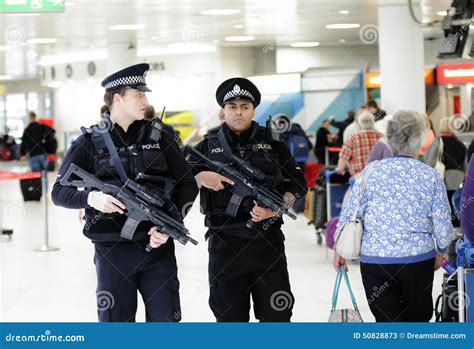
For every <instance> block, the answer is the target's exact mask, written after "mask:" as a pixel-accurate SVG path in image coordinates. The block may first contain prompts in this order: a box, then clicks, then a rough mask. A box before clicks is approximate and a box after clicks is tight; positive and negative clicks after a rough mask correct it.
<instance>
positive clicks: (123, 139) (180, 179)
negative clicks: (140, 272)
mask: <svg viewBox="0 0 474 349" xmlns="http://www.w3.org/2000/svg"><path fill="white" fill-rule="evenodd" d="M144 123H145V121H136V122H134V123H133V124H131V125H130V127H129V128H128V130H127V132H124V130H123V129H122V128H121V127H120V126H118V125H117V124H115V125H114V128H113V129H112V132H111V137H112V140H113V141H114V143H115V144H117V145H118V146H126V145H129V144H133V143H135V140H136V137H138V134H139V130H140V129H141V128H142V127H144ZM160 147H161V149H163V150H164V151H163V152H164V155H165V159H166V164H167V172H168V174H169V176H170V177H171V178H173V179H174V180H175V181H176V182H175V186H174V189H173V202H174V204H175V205H176V206H177V208H178V210H179V212H182V209H183V207H184V206H185V205H186V204H188V203H190V202H193V201H194V200H195V198H196V196H197V194H198V188H197V185H196V181H195V179H194V176H193V173H192V171H191V168H190V166H189V165H188V163H187V162H186V160H185V159H184V156H183V154H182V153H181V151H180V149H179V147H178V145H177V144H176V142H175V141H174V140H173V139H172V138H171V136H170V135H169V134H168V133H166V132H162V136H161V140H160ZM95 154H96V151H95V148H94V145H93V143H92V140H91V137H89V136H84V135H81V136H80V137H79V138H78V139H77V140H76V141H75V142H74V143H73V144H72V145H71V148H70V149H69V151H68V152H67V154H66V156H65V158H64V162H63V164H62V166H61V168H60V169H59V173H58V178H57V180H56V182H55V183H54V186H53V190H52V193H51V197H52V199H53V202H54V204H56V205H58V206H62V207H66V208H73V209H78V208H89V206H88V204H87V195H88V193H89V191H90V190H84V191H79V190H77V188H74V187H67V186H62V185H61V184H60V180H61V177H62V176H63V175H64V174H65V173H66V171H67V170H68V168H69V166H70V165H71V163H74V164H76V165H77V166H79V167H81V168H82V169H84V170H85V171H87V172H90V173H92V174H93V173H94V172H93V171H94V168H93V164H94V156H95ZM125 219H126V218H125V217H122V216H120V217H118V218H117V219H115V218H114V219H109V220H100V219H99V220H97V221H95V222H92V223H93V224H86V227H85V228H84V234H85V235H87V236H89V237H91V238H92V239H93V240H94V241H96V242H101V241H112V240H113V239H114V236H115V239H116V240H118V236H119V233H120V231H121V229H122V226H123V223H124V222H125ZM152 226H153V225H152V224H151V223H150V222H142V223H140V224H139V225H138V227H137V230H136V232H135V236H134V240H140V241H146V240H148V239H149V237H148V236H147V234H146V233H147V232H148V230H149V229H150V228H151V227H152ZM86 229H87V231H86ZM102 237H103V238H102Z"/></svg>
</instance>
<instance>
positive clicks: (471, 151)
mask: <svg viewBox="0 0 474 349" xmlns="http://www.w3.org/2000/svg"><path fill="white" fill-rule="evenodd" d="M472 154H474V140H472V141H471V144H469V147H468V148H467V152H466V160H467V163H469V161H471V157H472Z"/></svg>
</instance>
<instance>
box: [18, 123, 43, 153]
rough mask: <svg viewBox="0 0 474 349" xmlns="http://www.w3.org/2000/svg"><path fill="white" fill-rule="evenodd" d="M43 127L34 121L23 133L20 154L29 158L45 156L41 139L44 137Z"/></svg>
mask: <svg viewBox="0 0 474 349" xmlns="http://www.w3.org/2000/svg"><path fill="white" fill-rule="evenodd" d="M45 132H46V131H45V126H44V125H41V124H39V123H38V122H36V121H34V122H32V123H30V124H29V125H28V126H27V127H26V128H25V130H24V131H23V136H22V137H21V147H20V154H21V155H22V156H23V155H26V154H29V155H30V156H35V155H41V154H47V152H46V148H45V144H44V142H43V139H44V137H45Z"/></svg>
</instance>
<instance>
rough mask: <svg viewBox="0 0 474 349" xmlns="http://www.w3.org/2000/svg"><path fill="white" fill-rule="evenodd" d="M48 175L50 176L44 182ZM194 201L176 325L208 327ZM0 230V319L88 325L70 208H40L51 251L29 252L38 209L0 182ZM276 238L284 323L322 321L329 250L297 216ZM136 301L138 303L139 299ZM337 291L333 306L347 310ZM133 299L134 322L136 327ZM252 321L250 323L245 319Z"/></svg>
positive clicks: (84, 273) (366, 315) (81, 258)
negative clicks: (289, 312) (285, 283)
mask: <svg viewBox="0 0 474 349" xmlns="http://www.w3.org/2000/svg"><path fill="white" fill-rule="evenodd" d="M53 180H54V174H50V183H52V181H53ZM197 203H198V201H197V202H196V203H195V205H194V206H193V208H192V210H191V211H190V213H189V215H188V216H187V217H186V220H185V223H186V225H187V226H188V227H189V228H190V230H191V233H192V236H193V237H194V238H195V239H197V240H198V241H199V245H197V246H194V245H190V244H188V245H187V246H182V245H180V244H176V246H177V248H176V250H177V259H178V268H179V279H180V282H181V288H180V296H181V308H182V321H184V322H212V321H214V317H213V314H212V312H211V311H210V309H209V306H208V297H209V289H208V281H207V262H208V257H207V248H206V242H205V241H204V232H205V228H204V225H203V217H202V216H201V214H200V213H199V209H198V204H197ZM0 208H1V226H2V227H3V228H12V229H14V234H13V238H12V240H11V241H10V242H3V243H0V250H1V253H0V275H1V276H0V305H1V307H0V308H1V309H0V310H1V311H0V321H6V322H40V321H41V322H95V321H97V316H96V302H95V287H96V275H95V269H94V264H93V260H92V259H93V245H92V244H91V243H90V241H89V240H88V239H87V238H85V237H84V236H83V235H82V231H81V230H82V225H81V223H80V221H79V218H78V211H77V210H67V209H64V208H60V207H56V206H53V204H52V203H51V200H50V199H49V202H48V209H49V233H50V244H51V245H53V246H56V247H59V248H60V250H59V251H56V252H47V253H45V252H35V251H34V249H35V248H37V247H39V246H41V245H42V244H43V240H44V217H43V208H42V203H38V202H26V203H24V202H23V199H22V196H21V192H20V186H19V183H18V181H3V182H2V183H1V184H0ZM286 221H287V223H286V224H285V226H284V232H285V235H286V249H287V258H288V264H289V273H290V281H291V285H292V291H293V293H294V295H295V304H294V310H293V314H294V315H293V318H292V321H295V322H326V321H327V319H328V316H329V312H330V308H331V295H332V288H333V283H334V277H335V272H334V270H333V267H332V264H331V261H332V250H329V249H327V248H326V247H325V246H324V242H323V245H322V246H319V245H317V243H316V236H315V233H314V228H313V226H308V225H307V220H306V218H305V217H304V216H302V215H299V217H298V219H297V220H296V221H292V220H290V219H287V220H286ZM349 277H350V280H351V283H352V286H353V289H354V291H355V294H356V298H357V300H358V304H359V308H360V310H361V313H362V317H363V319H364V321H367V322H372V321H374V318H373V316H372V314H371V313H370V310H369V308H368V305H367V301H366V299H365V294H364V290H363V287H362V282H361V277H360V271H359V266H358V265H357V264H351V265H350V272H349ZM441 282H442V273H441V272H440V271H439V272H437V273H436V274H435V282H434V288H433V297H436V296H437V295H438V294H439V293H440V290H441ZM140 299H141V297H140ZM350 306H351V304H350V298H349V295H348V292H347V291H346V289H345V288H341V295H340V300H339V307H350ZM144 318H145V316H144V308H143V304H142V302H141V301H139V308H138V313H137V321H144ZM251 319H252V321H255V320H254V318H253V316H251Z"/></svg>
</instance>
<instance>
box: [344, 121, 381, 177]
mask: <svg viewBox="0 0 474 349" xmlns="http://www.w3.org/2000/svg"><path fill="white" fill-rule="evenodd" d="M357 122H358V124H359V127H360V129H361V131H359V132H357V133H356V134H354V135H352V136H351V137H350V138H349V139H348V140H347V142H346V143H344V145H343V146H342V149H341V152H340V153H339V161H338V163H337V167H336V172H337V173H339V174H341V175H342V174H344V173H345V172H346V168H349V173H350V174H351V176H355V175H357V174H358V173H359V172H360V171H362V169H363V168H364V166H365V163H366V161H367V157H368V155H369V152H370V151H371V150H372V147H373V146H374V144H375V142H377V141H378V140H379V138H380V137H382V134H381V133H380V132H378V131H376V130H374V116H373V115H372V114H371V113H369V112H364V113H362V114H361V115H359V117H358V118H357Z"/></svg>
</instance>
